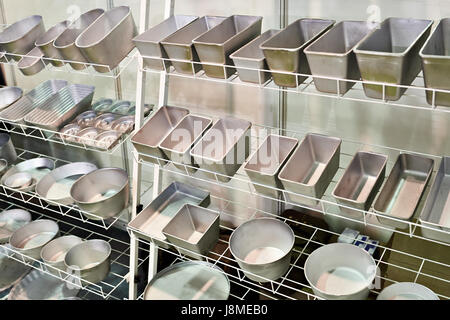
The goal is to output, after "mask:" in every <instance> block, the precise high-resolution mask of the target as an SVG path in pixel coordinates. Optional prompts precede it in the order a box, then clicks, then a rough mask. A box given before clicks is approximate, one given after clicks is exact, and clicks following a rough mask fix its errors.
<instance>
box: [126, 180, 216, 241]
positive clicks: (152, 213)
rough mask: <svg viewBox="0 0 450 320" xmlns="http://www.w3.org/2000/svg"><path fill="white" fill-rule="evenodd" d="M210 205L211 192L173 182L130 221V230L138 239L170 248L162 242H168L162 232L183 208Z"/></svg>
mask: <svg viewBox="0 0 450 320" xmlns="http://www.w3.org/2000/svg"><path fill="white" fill-rule="evenodd" d="M209 203H210V197H209V192H207V191H204V190H200V189H197V188H195V187H193V186H190V185H187V184H184V183H181V182H173V183H171V184H170V185H169V186H168V187H167V188H166V189H165V190H164V191H163V192H161V193H160V194H159V195H158V196H157V197H156V198H155V199H154V200H153V201H152V202H151V203H150V204H149V205H148V206H147V207H146V208H144V210H142V211H141V212H140V213H139V214H138V215H137V216H136V217H135V218H134V219H133V220H131V221H130V223H129V224H128V229H130V231H131V232H133V233H134V234H135V235H136V237H138V238H142V239H145V240H148V241H154V242H155V243H157V244H158V245H159V246H161V247H163V248H169V247H170V246H169V245H168V244H166V243H164V242H161V241H166V237H165V236H164V234H163V233H162V230H163V229H164V227H166V226H167V224H168V223H169V222H170V221H171V220H172V218H173V217H174V216H175V215H176V214H177V212H178V211H179V210H180V209H181V207H183V205H185V204H193V205H198V206H202V207H207V206H208V205H209Z"/></svg>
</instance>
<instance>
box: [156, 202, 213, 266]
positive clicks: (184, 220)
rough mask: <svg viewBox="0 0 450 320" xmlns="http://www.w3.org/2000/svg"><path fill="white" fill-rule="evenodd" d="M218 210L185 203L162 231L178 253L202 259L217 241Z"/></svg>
mask: <svg viewBox="0 0 450 320" xmlns="http://www.w3.org/2000/svg"><path fill="white" fill-rule="evenodd" d="M219 217H220V215H219V213H218V212H216V211H213V210H210V209H205V208H203V207H199V206H195V205H192V204H185V205H184V206H183V207H181V209H180V210H179V211H178V212H177V214H176V215H175V217H173V218H172V220H170V222H169V223H168V224H167V225H166V226H165V227H164V229H163V230H162V233H163V234H164V235H165V236H166V238H167V240H168V241H169V242H170V243H171V244H173V245H174V246H176V248H177V250H178V252H179V253H180V254H185V255H187V256H189V257H191V258H194V259H198V260H204V258H203V257H202V256H206V255H208V253H209V251H211V250H212V249H213V248H214V246H215V245H216V243H217V241H219V231H220V218H219Z"/></svg>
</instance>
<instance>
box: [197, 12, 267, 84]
mask: <svg viewBox="0 0 450 320" xmlns="http://www.w3.org/2000/svg"><path fill="white" fill-rule="evenodd" d="M261 23H262V17H257V16H244V15H233V16H231V17H228V18H226V19H225V20H224V21H222V22H221V23H220V24H218V25H217V26H215V27H214V28H212V29H211V30H209V31H207V32H205V33H204V34H202V35H201V36H199V37H197V38H195V39H194V40H192V42H193V43H194V46H195V50H196V51H197V53H198V56H199V58H200V61H201V62H204V63H212V64H214V63H215V64H221V65H231V64H232V60H231V59H230V57H229V55H230V54H231V53H233V52H234V51H236V50H237V49H238V48H240V47H242V46H243V45H244V44H246V43H248V42H249V41H251V40H253V39H255V38H256V37H257V36H259V35H260V34H261ZM203 70H205V73H206V75H207V76H208V77H212V78H221V79H227V78H228V77H229V76H231V75H232V74H233V73H234V72H235V71H236V70H235V68H224V67H222V66H213V65H205V64H203Z"/></svg>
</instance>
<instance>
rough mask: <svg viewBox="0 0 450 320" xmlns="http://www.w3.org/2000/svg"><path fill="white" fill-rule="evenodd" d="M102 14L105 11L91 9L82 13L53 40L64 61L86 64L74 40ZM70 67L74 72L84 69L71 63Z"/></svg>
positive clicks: (78, 64) (79, 64)
mask: <svg viewBox="0 0 450 320" xmlns="http://www.w3.org/2000/svg"><path fill="white" fill-rule="evenodd" d="M104 12H105V10H103V9H93V10H90V11H88V12H85V13H83V14H82V15H80V16H79V17H78V19H76V20H75V21H74V22H72V23H71V24H70V25H69V26H68V27H67V29H66V30H64V32H62V33H61V34H60V35H59V36H58V37H57V38H56V39H55V41H54V42H53V46H54V47H55V48H56V49H57V50H58V51H59V53H60V54H61V56H62V57H63V58H64V59H66V60H70V61H80V62H84V63H87V62H88V61H87V60H86V57H85V56H84V55H83V54H82V53H81V51H80V49H79V48H77V46H76V45H75V40H76V39H77V37H78V36H79V35H80V34H81V33H82V32H83V31H84V30H85V29H86V28H87V27H89V26H90V25H91V24H92V23H93V22H94V21H95V20H97V19H98V18H99V17H100V16H101V15H102V14H103V13H104ZM70 65H71V67H72V68H73V69H75V70H82V69H84V68H85V67H86V66H85V64H83V63H73V62H71V63H70Z"/></svg>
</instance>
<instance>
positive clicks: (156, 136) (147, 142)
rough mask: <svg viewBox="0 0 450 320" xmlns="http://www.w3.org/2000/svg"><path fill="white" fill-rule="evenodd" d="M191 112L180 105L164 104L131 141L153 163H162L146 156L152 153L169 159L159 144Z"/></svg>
mask: <svg viewBox="0 0 450 320" xmlns="http://www.w3.org/2000/svg"><path fill="white" fill-rule="evenodd" d="M188 113H189V110H188V109H185V108H180V107H171V106H162V107H160V108H159V109H158V111H156V112H155V113H154V114H153V115H152V116H151V117H150V119H149V120H148V121H147V123H145V124H144V125H143V126H142V128H141V129H140V130H139V131H138V132H136V134H134V136H133V137H132V138H131V143H132V144H133V146H134V147H135V148H136V150H137V151H138V152H139V153H142V154H143V155H144V158H145V159H146V160H147V161H149V162H152V163H160V162H159V161H158V159H155V158H151V157H145V155H146V154H147V155H150V156H153V157H157V158H162V159H167V156H166V155H165V154H164V152H163V151H162V150H161V149H160V148H159V144H160V143H161V142H162V141H163V140H164V138H165V137H166V136H167V135H168V134H169V133H170V132H171V131H172V129H173V128H175V127H176V125H177V124H178V123H179V122H180V121H181V119H183V117H184V116H186V115H187V114H188Z"/></svg>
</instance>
